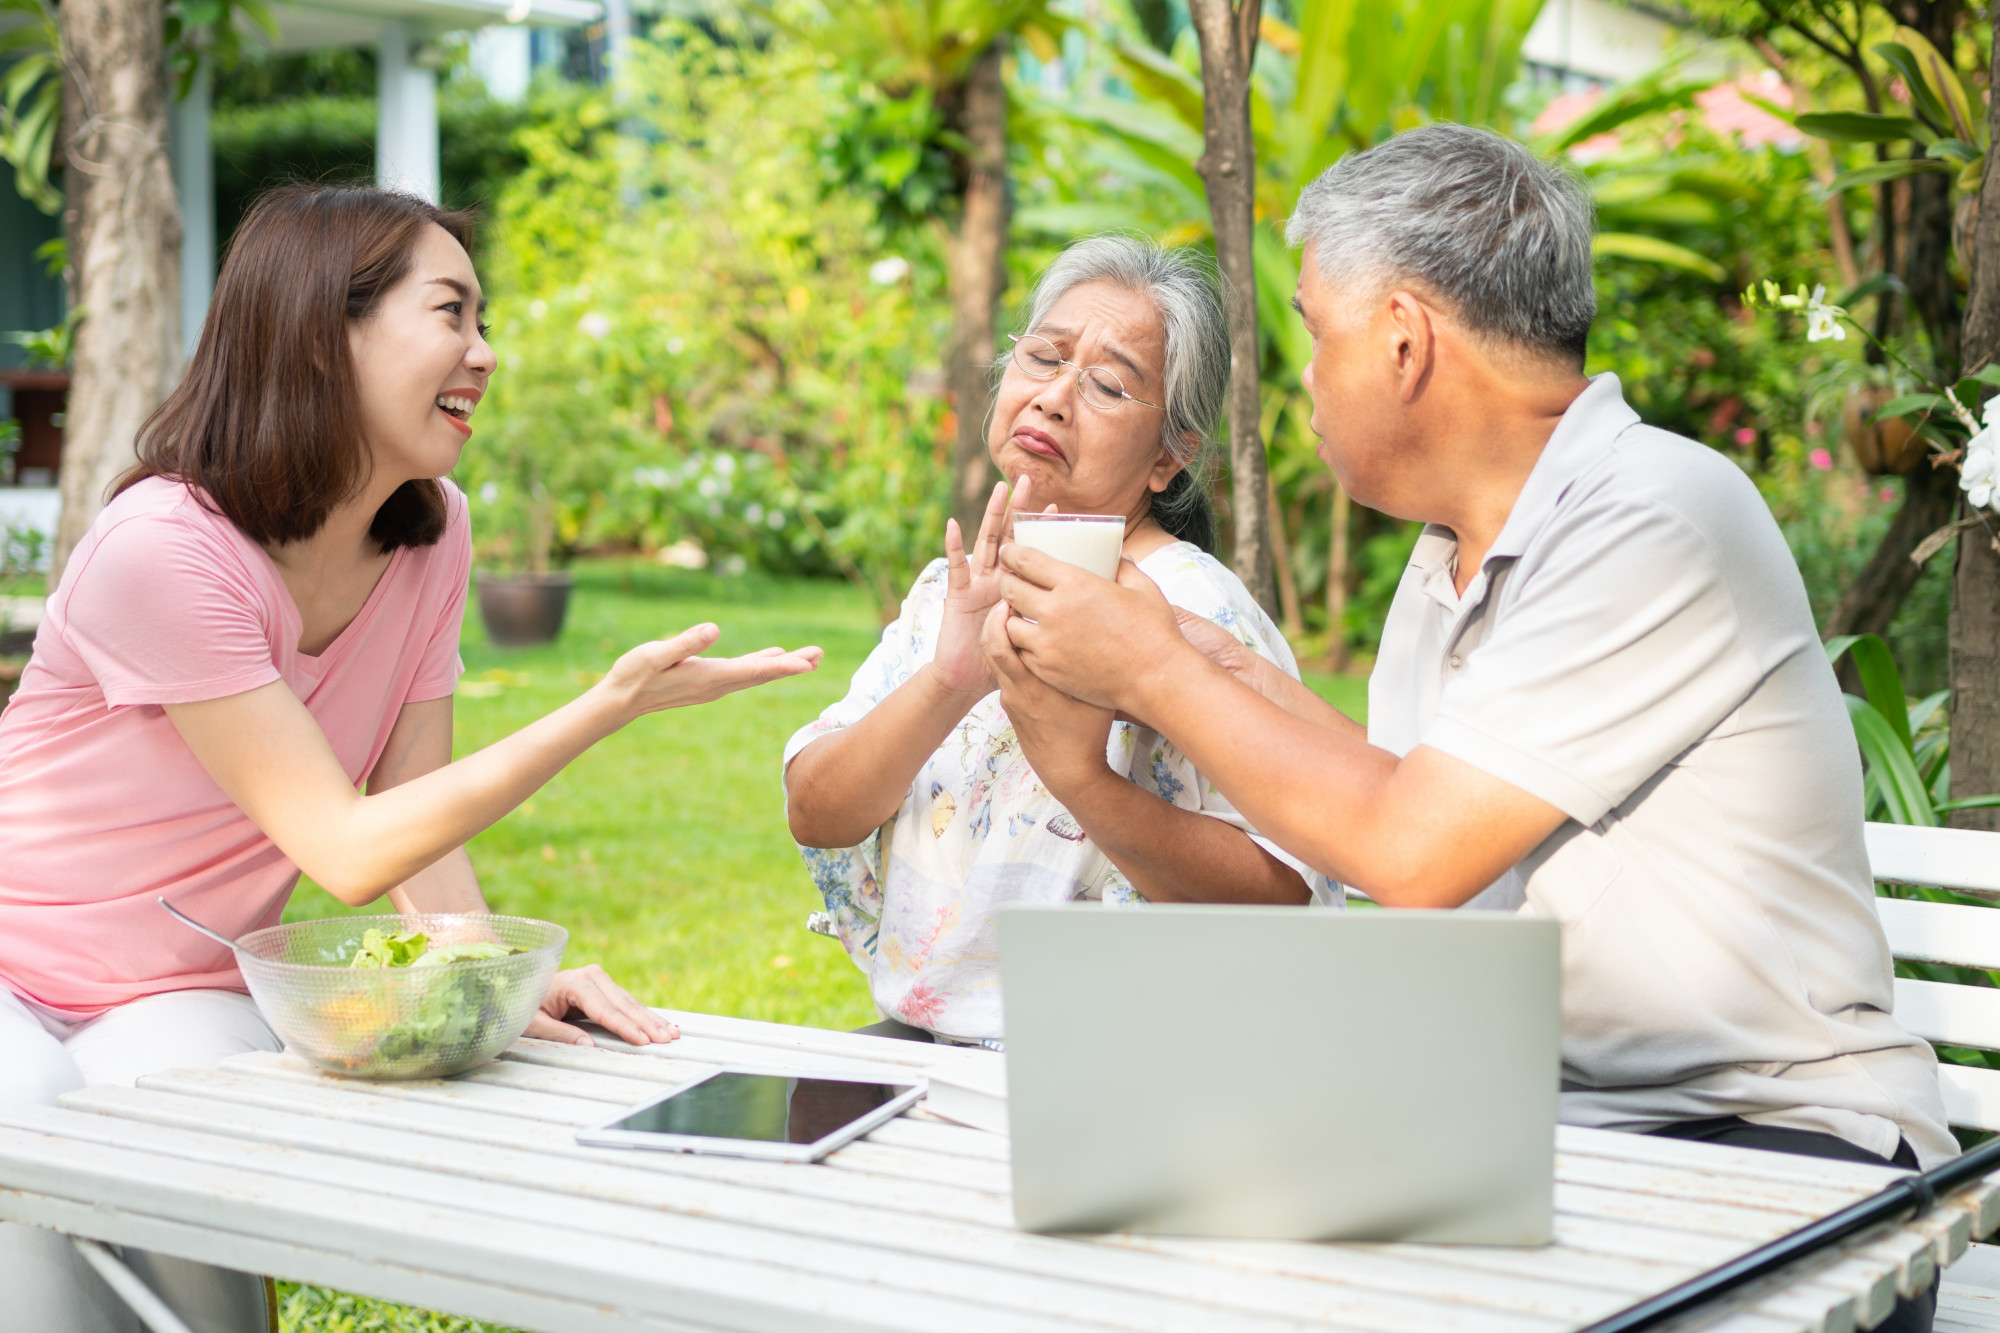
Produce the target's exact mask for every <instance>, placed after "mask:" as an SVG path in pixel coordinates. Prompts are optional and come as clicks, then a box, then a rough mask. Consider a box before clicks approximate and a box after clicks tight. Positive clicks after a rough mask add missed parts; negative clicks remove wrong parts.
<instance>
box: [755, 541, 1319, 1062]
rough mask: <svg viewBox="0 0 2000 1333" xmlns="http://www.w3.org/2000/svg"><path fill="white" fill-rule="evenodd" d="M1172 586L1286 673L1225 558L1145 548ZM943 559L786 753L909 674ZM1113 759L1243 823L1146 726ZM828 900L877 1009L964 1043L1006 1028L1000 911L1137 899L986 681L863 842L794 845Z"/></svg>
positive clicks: (845, 720)
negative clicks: (838, 696) (1034, 759)
mask: <svg viewBox="0 0 2000 1333" xmlns="http://www.w3.org/2000/svg"><path fill="white" fill-rule="evenodd" d="M1139 568H1140V569H1141V570H1142V571H1143V572H1144V573H1146V574H1147V575H1148V576H1149V577H1151V578H1152V580H1153V581H1154V582H1155V583H1157V584H1159V586H1160V590H1161V591H1162V592H1163V593H1165V594H1166V597H1167V600H1168V601H1169V602H1171V603H1173V604H1174V605H1175V606H1179V607H1185V608H1186V609H1187V610H1189V611H1192V612H1194V613H1196V614H1197V615H1201V616H1205V617H1207V618H1208V619H1210V620H1212V621H1214V622H1215V623H1216V624H1218V625H1221V626H1222V627H1223V628H1225V629H1227V630H1229V631H1230V632H1232V633H1233V634H1235V635H1236V637H1237V638H1239V639H1240V640H1242V641H1243V643H1244V644H1246V645H1247V646H1248V647H1250V648H1251V649H1253V650H1254V651H1256V652H1257V653H1259V654H1261V655H1262V656H1263V657H1265V658H1267V659H1269V660H1270V661H1272V662H1274V663H1276V664H1277V665H1279V666H1281V667H1283V668H1284V669H1285V670H1286V671H1287V672H1289V673H1291V674H1292V675H1293V676H1297V675H1298V666H1297V664H1296V663H1295V662H1294V661H1293V658H1292V652H1291V649H1290V648H1289V647H1288V646H1287V645H1286V643H1285V641H1284V639H1283V637H1282V636H1281V635H1280V634H1279V633H1278V628H1277V626H1276V625H1274V624H1272V623H1271V619H1270V617H1269V616H1267V615H1265V614H1264V612H1263V611H1262V610H1261V609H1260V608H1259V607H1258V605H1257V603H1256V602H1255V600H1253V599H1252V598H1251V596H1250V593H1249V591H1248V590H1247V589H1246V588H1245V587H1244V586H1243V584H1242V583H1241V582H1240V581H1239V580H1238V579H1237V577H1236V576H1235V575H1234V574H1233V573H1231V572H1230V571H1229V570H1228V569H1227V568H1226V567H1225V566H1224V565H1222V564H1221V563H1220V562H1219V561H1217V560H1216V559H1215V558H1214V557H1213V556H1210V555H1208V554H1207V553H1205V552H1203V551H1202V550H1201V548H1199V547H1197V546H1194V545H1192V544H1191V543H1188V542H1175V543H1174V544H1173V545H1171V546H1166V547H1163V548H1161V549H1160V550H1158V551H1155V552H1154V553H1153V554H1151V555H1149V556H1147V557H1146V558H1145V559H1144V560H1142V561H1140V562H1139ZM945 591H946V581H945V562H944V561H942V560H937V561H933V562H932V563H931V565H930V567H929V568H927V569H925V570H924V572H923V573H922V574H921V575H920V576H919V577H918V578H917V582H916V585H915V586H914V587H912V588H911V589H910V595H909V596H908V597H907V598H905V599H904V601H903V610H902V614H901V615H900V616H899V617H898V618H897V619H896V621H895V623H894V624H892V625H890V626H889V627H888V629H886V630H884V631H883V633H882V642H881V643H880V644H878V645H877V646H876V648H875V651H874V652H872V653H870V654H869V655H868V660H867V661H866V662H864V663H863V664H862V666H861V669H860V670H859V671H857V672H856V673H855V675H854V680H853V683H852V684H851V685H850V687H849V689H848V692H847V697H846V698H844V699H842V700H841V701H840V702H839V703H836V704H834V705H833V706H832V707H830V708H828V709H827V710H826V711H825V712H824V713H822V714H820V717H819V720H818V721H816V722H813V723H811V724H809V725H807V726H805V727H803V728H801V729H800V730H799V732H798V733H797V734H796V735H794V736H793V737H792V739H791V741H790V742H789V743H787V744H786V746H785V763H786V764H787V765H789V764H790V763H791V761H792V757H793V756H794V755H796V754H798V752H799V751H801V750H803V749H804V748H805V747H806V746H807V745H809V744H811V743H812V742H813V741H815V740H817V739H818V738H819V737H821V736H824V735H826V734H828V733H829V732H833V731H838V730H840V729H841V728H843V727H849V726H852V725H854V723H856V722H858V721H860V720H861V718H862V717H863V716H865V715H866V714H867V712H868V710H870V709H871V708H873V707H875V705H876V704H878V703H880V702H882V700H884V699H886V698H887V697H888V696H889V695H890V694H891V693H892V692H893V691H894V690H895V689H896V688H897V687H898V686H899V685H901V684H902V683H903V682H904V681H906V680H908V679H909V678H910V677H911V675H913V674H914V673H915V672H916V670H917V669H918V668H919V667H921V666H922V665H923V664H924V663H926V662H928V661H930V660H931V656H932V654H933V653H934V652H935V651H936V648H937V636H938V631H939V629H940V627H941V626H942V624H943V621H944V601H945ZM1105 757H1106V759H1107V760H1108V761H1109V762H1110V765H1111V768H1112V771H1114V772H1117V773H1123V774H1125V775H1126V776H1127V777H1129V778H1130V779H1131V780H1132V781H1133V782H1136V783H1138V784H1139V785H1140V786H1141V787H1143V788H1145V789H1146V790H1147V791H1150V792H1152V793H1154V794H1155V795H1157V796H1159V797H1160V798H1161V799H1163V800H1167V801H1172V802H1173V803H1174V804H1175V805H1177V806H1179V807H1181V808H1182V809H1183V810H1199V811H1200V812H1201V813H1203V814H1205V815H1209V816H1212V817H1213V818H1216V819H1220V820H1224V821H1226V822H1227V823H1230V824H1233V825H1235V826H1236V827H1238V828H1241V829H1243V830H1244V831H1245V832H1251V833H1252V836H1253V837H1255V834H1254V832H1252V831H1251V829H1250V826H1249V824H1248V823H1247V822H1246V821H1245V820H1244V818H1243V816H1242V815H1241V814H1238V813H1237V811H1236V809H1235V807H1233V806H1232V805H1230V803H1229V802H1228V800H1226V799H1225V798H1224V797H1223V795H1222V793H1221V792H1219V791H1217V790H1216V789H1215V787H1214V786H1213V785H1212V784H1211V783H1209V782H1208V781H1206V780H1205V779H1204V778H1203V777H1202V776H1201V774H1199V773H1197V772H1195V770H1194V766H1193V765H1192V764H1191V763H1189V762H1188V760H1187V759H1186V757H1184V756H1183V755H1182V754H1181V752H1180V751H1179V750H1177V749H1175V748H1174V747H1173V745H1171V744H1170V743H1168V742H1167V741H1166V740H1165V739H1163V738H1162V737H1161V736H1160V734H1159V733H1158V732H1156V731H1152V730H1149V729H1147V728H1145V727H1141V726H1137V725H1135V724H1133V723H1129V722H1114V723H1112V724H1111V738H1110V742H1109V744H1108V745H1107V746H1106V753H1105ZM1256 841H1257V843H1258V845H1260V846H1262V847H1263V848H1264V849H1265V850H1266V851H1268V852H1270V853H1271V854H1272V855H1273V856H1275V857H1277V858H1278V859H1279V860H1281V861H1283V862H1284V863H1285V864H1287V865H1289V866H1291V867H1293V868H1294V869H1296V870H1297V871H1298V872H1299V873H1300V874H1301V875H1302V876H1304V877H1305V880H1306V883H1307V886H1308V887H1309V888H1310V889H1311V890H1312V894H1313V899H1314V901H1316V902H1320V903H1325V904H1330V905H1336V906H1337V905H1339V903H1340V901H1341V899H1340V896H1339V891H1338V890H1337V889H1334V890H1329V887H1328V884H1327V881H1326V879H1325V877H1324V876H1321V875H1319V874H1317V873H1315V872H1314V871H1312V870H1311V869H1309V868H1308V867H1307V866H1306V865H1305V864H1304V863H1302V862H1301V861H1299V860H1298V859H1297V858H1296V857H1293V856H1290V855H1287V854H1286V853H1285V852H1283V851H1281V850H1279V849H1278V848H1277V847H1276V846H1274V845H1273V844H1272V843H1270V842H1269V841H1267V840H1266V839H1263V838H1257V839H1256ZM799 854H800V855H801V856H803V857H804V858H805V862H806V865H807V867H808V868H809V869H810V870H811V871H812V877H813V882H814V884H815V885H817V886H818V888H819V891H820V894H821V896H822V897H823V898H824V899H825V900H826V911H825V912H824V913H815V914H814V915H813V918H812V921H811V923H810V924H811V928H812V929H815V930H818V931H820V932H821V933H823V934H829V935H835V936H837V937H838V938H839V939H840V941H841V943H842V944H844V945H845V946H846V947H847V952H848V955H849V956H850V957H852V958H853V959H854V962H855V963H856V965H858V966H859V967H860V968H861V970H862V971H863V972H864V973H866V974H867V975H868V980H869V988H870V990H871V992H872V993H873V995H874V999H875V1005H876V1007H877V1008H878V1009H879V1010H880V1011H881V1012H882V1013H883V1014H885V1015H888V1016H890V1017H893V1018H897V1019H900V1020H901V1021H903V1022H905V1023H908V1024H911V1025H912V1026H915V1027H921V1028H927V1029H929V1030H930V1031H932V1032H934V1033H936V1034H937V1035H938V1036H939V1037H941V1038H943V1039H945V1040H949V1041H958V1042H979V1041H990V1040H993V1039H997V1038H999V1037H1000V1036H1001V1035H1002V1034H1001V1010H1000V957H999V943H998V934H997V931H996V920H995V916H996V914H997V913H998V911H999V910H1000V909H1001V908H1002V907H1004V906H1006V905H1008V904H1009V903H1017V902H1029V903H1050V902H1066V901H1069V900H1072V899H1093V900H1097V901H1101V902H1103V903H1105V904H1106V905H1107V906H1114V905H1122V904H1129V903H1137V902H1142V901H1143V899H1141V898H1140V896H1139V895H1138V893H1137V892H1136V891H1135V890H1134V889H1133V888H1132V886H1131V884H1130V883H1129V882H1127V880H1126V878H1125V876H1124V875H1123V873H1121V872H1120V871H1119V869H1118V868H1117V867H1116V866H1114V865H1113V864H1112V863H1111V860H1110V858H1109V857H1107V856H1105V855H1104V853H1103V852H1101V851H1099V850H1098V849H1097V847H1096V845H1095V844H1093V843H1092V842H1091V841H1090V840H1089V839H1088V838H1086V837H1085V836H1084V833H1083V830H1082V829H1081V828H1079V827H1078V826H1077V822H1076V820H1075V819H1073V818H1072V817H1071V816H1070V813H1069V812H1068V811H1067V810H1065V809H1064V808H1063V807H1062V805H1061V803H1060V802H1058V801H1057V800H1056V799H1055V798H1054V797H1053V796H1051V795H1050V794H1049V792H1048V789H1047V788H1046V787H1044V786H1042V784H1041V782H1040V781H1039V780H1038V779H1037V778H1036V777H1035V773H1034V770H1033V769H1032V768H1030V767H1029V766H1028V764H1027V762H1026V760H1025V759H1023V757H1022V755H1021V746H1020V742H1019V740H1018V739H1017V738H1016V737H1015V735H1014V728H1013V726H1012V724H1010V723H1009V722H1008V721H1007V714H1006V712H1005V711H1004V710H1003V709H1002V708H1001V706H1000V692H999V691H998V690H995V691H994V692H993V693H991V694H989V695H987V696H986V697H985V698H984V699H982V700H980V701H979V703H977V704H975V705H974V706H973V708H972V711H971V712H969V713H968V714H966V716H965V720H964V721H962V722H961V723H959V725H958V729H957V730H956V731H954V732H953V733H952V734H951V736H950V737H949V738H947V739H946V741H945V743H944V744H943V745H942V746H940V747H939V748H938V751H937V753H936V754H934V755H932V756H931V758H930V760H929V762H927V763H926V764H925V765H924V767H923V769H922V770H921V771H920V772H919V773H918V774H917V778H916V781H915V782H913V783H911V784H910V793H909V796H908V797H907V798H906V799H905V800H904V802H903V805H902V808H901V809H900V810H898V811H897V812H896V814H895V815H894V816H893V817H891V818H890V820H889V821H888V822H887V823H886V824H884V825H882V827H881V828H880V829H878V830H876V832H875V833H874V834H873V835H872V836H870V837H869V839H868V840H867V841H866V842H864V843H862V844H861V845H860V846H858V847H845V848H839V849H823V848H816V847H801V848H800V849H799Z"/></svg>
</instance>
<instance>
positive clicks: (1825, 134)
mask: <svg viewBox="0 0 2000 1333" xmlns="http://www.w3.org/2000/svg"><path fill="white" fill-rule="evenodd" d="M1792 124H1793V125H1795V126H1797V127H1798V129H1799V132H1800V133H1801V134H1810V135H1811V136H1812V137H1813V138H1815V139H1827V140H1830V141H1831V142H1833V143H1896V142H1899V141H1900V140H1903V139H1915V138H1919V137H1921V136H1922V135H1923V133H1924V127H1923V126H1921V125H1919V124H1918V123H1917V122H1916V121H1914V120H1912V119H1910V117H1908V116H1880V115H1876V114H1875V113H1874V112H1872V111H1809V112H1807V113H1806V114H1804V115H1801V116H1796V117H1793V119H1792Z"/></svg>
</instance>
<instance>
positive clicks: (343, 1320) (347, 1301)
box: [278, 1282, 507, 1333]
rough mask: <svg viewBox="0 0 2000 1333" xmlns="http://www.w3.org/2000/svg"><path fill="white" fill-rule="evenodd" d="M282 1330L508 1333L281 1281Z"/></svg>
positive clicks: (308, 1332) (292, 1332) (497, 1327)
mask: <svg viewBox="0 0 2000 1333" xmlns="http://www.w3.org/2000/svg"><path fill="white" fill-rule="evenodd" d="M278 1330H279V1333H507V1330H505V1329H503V1328H502V1327H501V1326H500V1325H498V1324H482V1323H480V1322H479V1321H478V1320H475V1319H461V1318H459V1317H458V1316H456V1315H443V1314H433V1313H432V1312H431V1311H429V1310H416V1309H411V1308H410V1307H408V1306H403V1305H392V1304H390V1303H389V1302H387V1301H377V1300H371V1299H369V1298H368V1297H366V1296H354V1295H350V1294H348V1293H347V1292H344V1291H330V1290H328V1289H327V1288H325V1287H312V1286H306V1285H303V1284H301V1283H297V1282H280V1283H279V1284H278Z"/></svg>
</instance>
